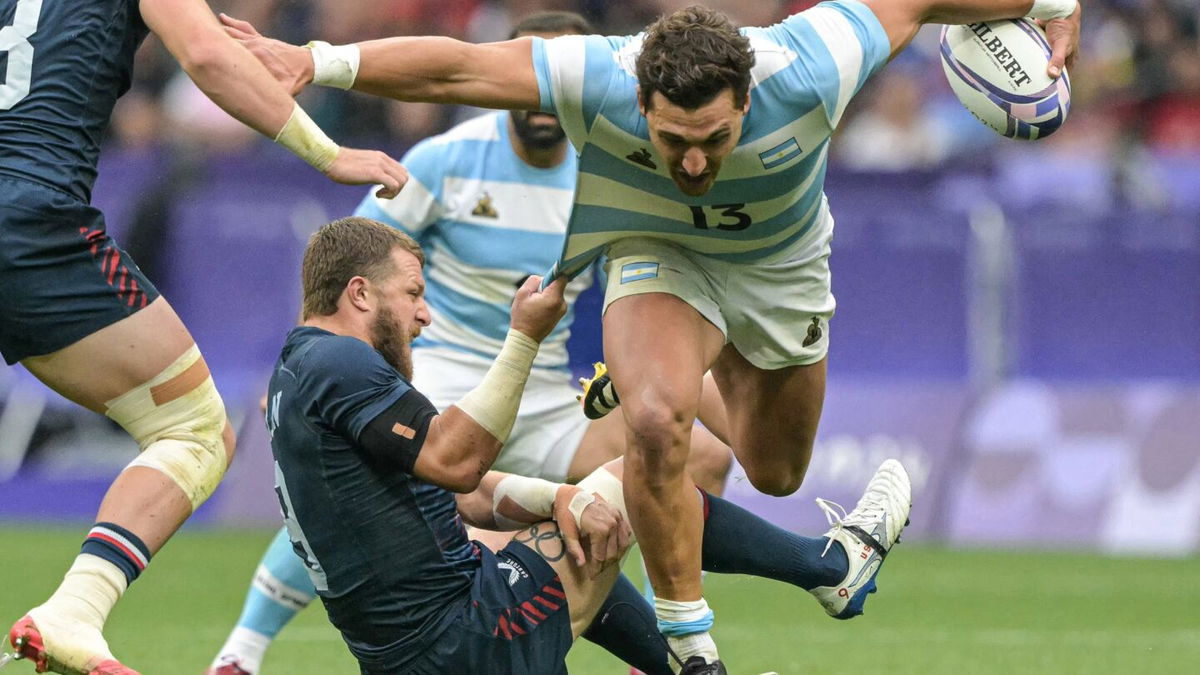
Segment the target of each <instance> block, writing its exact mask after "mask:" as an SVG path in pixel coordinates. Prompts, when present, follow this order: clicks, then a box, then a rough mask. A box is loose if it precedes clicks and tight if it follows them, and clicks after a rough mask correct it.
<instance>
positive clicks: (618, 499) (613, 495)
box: [577, 467, 635, 546]
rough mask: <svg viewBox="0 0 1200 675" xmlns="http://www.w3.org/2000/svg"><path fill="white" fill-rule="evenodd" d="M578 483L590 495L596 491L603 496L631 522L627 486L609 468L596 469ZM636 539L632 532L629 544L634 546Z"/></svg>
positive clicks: (581, 511)
mask: <svg viewBox="0 0 1200 675" xmlns="http://www.w3.org/2000/svg"><path fill="white" fill-rule="evenodd" d="M577 485H578V487H579V488H581V489H582V490H583V491H584V492H585V493H587V494H589V495H590V494H592V493H596V494H598V495H600V496H601V497H603V498H604V501H606V502H608V505H609V506H611V507H613V508H614V509H616V510H618V511H620V512H621V517H622V518H624V519H625V522H629V510H628V509H626V508H625V486H624V485H622V484H621V480H620V479H619V478H617V477H616V476H614V475H612V474H611V473H609V471H608V469H605V468H604V467H600V468H599V469H596V470H595V471H593V472H591V473H589V474H588V475H587V478H584V479H583V480H581V481H579V483H577ZM586 507H587V505H586V504H585V505H584V508H586ZM582 513H583V509H580V514H582ZM634 541H635V540H634V538H633V533H632V532H631V533H630V535H629V545H630V546H633V543H634Z"/></svg>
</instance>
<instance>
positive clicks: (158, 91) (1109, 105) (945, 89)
mask: <svg viewBox="0 0 1200 675" xmlns="http://www.w3.org/2000/svg"><path fill="white" fill-rule="evenodd" d="M693 1H694V0H622V1H620V2H612V1H610V0H368V1H364V2H344V1H343V0H214V1H213V2H211V4H212V6H213V8H214V10H217V11H225V12H227V13H229V14H231V15H233V16H237V17H239V18H244V19H246V20H249V21H250V22H251V23H253V24H254V25H255V26H256V27H258V28H259V29H260V30H261V31H262V32H264V33H266V34H268V35H271V36H274V37H279V38H281V39H285V40H288V41H291V42H297V43H302V42H306V41H308V40H310V39H322V40H327V41H329V42H333V43H341V42H353V41H360V40H365V39H372V38H381V37H387V36H394V35H427V34H437V35H448V36H452V37H456V38H460V39H464V40H469V41H475V42H483V41H492V40H502V39H505V38H506V37H507V36H508V34H509V31H510V30H511V26H512V25H513V23H514V21H515V20H517V19H519V18H520V17H521V16H523V15H525V14H527V13H529V12H533V11H538V10H544V9H565V10H573V11H578V12H580V13H582V14H583V15H585V16H586V17H588V19H590V20H591V21H592V22H593V23H594V25H595V26H596V28H597V31H598V32H602V33H606V34H629V33H633V32H637V31H638V30H639V29H640V28H641V27H643V26H644V25H646V23H648V22H649V21H651V20H653V19H654V17H656V16H657V15H659V14H661V13H663V12H668V11H671V10H674V9H676V8H678V7H681V6H684V5H687V4H692V2H693ZM706 4H708V5H709V6H713V7H717V8H720V9H722V10H724V11H726V12H727V13H728V14H729V15H730V16H731V18H733V19H734V21H735V22H737V23H739V24H741V25H767V24H770V23H773V22H775V21H777V20H779V19H781V18H783V17H786V16H787V15H789V14H791V13H793V12H797V11H800V10H803V9H805V8H807V7H809V6H811V5H813V4H816V3H815V2H814V1H813V0H790V1H789V0H759V1H757V2H744V1H737V0H709V1H708V2H707V3H706ZM1084 6H1085V12H1086V16H1085V22H1084V36H1083V48H1082V51H1081V53H1080V54H1079V57H1078V60H1077V62H1076V63H1075V64H1074V66H1073V68H1072V69H1071V72H1070V76H1071V80H1072V84H1073V100H1072V111H1071V121H1070V123H1068V124H1067V125H1066V126H1065V127H1063V129H1062V130H1061V131H1059V132H1058V134H1056V135H1055V136H1054V137H1052V138H1051V139H1048V140H1047V141H1046V142H1044V143H1039V144H1038V145H1039V147H1040V148H1044V149H1045V150H1046V151H1048V152H1054V153H1065V154H1068V155H1073V156H1078V157H1079V158H1080V159H1082V160H1086V161H1102V162H1109V163H1112V164H1114V165H1120V164H1122V163H1123V162H1124V163H1129V162H1133V161H1135V160H1137V158H1139V157H1142V156H1144V155H1147V154H1149V155H1152V156H1160V155H1191V156H1195V157H1200V39H1198V36H1197V26H1198V24H1200V1H1198V0H1085V2H1084ZM939 30H940V29H939V27H937V26H929V27H926V29H925V30H923V31H922V32H921V34H920V35H919V36H918V37H917V39H916V40H915V41H914V44H913V46H912V47H911V48H910V49H908V50H906V51H905V52H904V53H903V54H902V55H901V56H900V57H899V58H898V59H896V61H895V62H893V63H892V64H891V65H890V66H889V67H888V68H886V69H885V70H884V71H883V73H882V74H881V75H880V76H877V77H876V78H874V79H873V80H872V81H871V82H869V83H868V85H867V88H866V89H865V90H864V91H863V92H862V93H861V94H860V95H859V96H858V97H857V98H856V99H855V101H854V102H853V103H852V105H851V109H850V110H849V111H848V113H847V116H846V118H845V119H844V121H843V124H842V128H841V130H840V134H841V139H840V141H839V142H838V143H835V157H834V161H835V162H836V163H840V164H842V165H845V166H849V167H851V168H862V169H872V170H880V169H882V170H902V169H911V168H928V167H933V166H937V165H939V164H941V163H944V162H953V161H957V160H962V159H963V158H964V157H970V156H972V155H973V154H974V153H977V152H978V151H979V149H980V148H981V147H989V146H990V145H993V144H999V143H1001V142H1002V141H1003V139H1000V138H999V137H998V136H995V135H994V134H992V133H991V132H990V131H988V130H986V129H985V128H983V127H982V126H981V125H979V124H978V123H977V122H975V121H974V120H973V119H971V118H970V117H969V115H967V114H966V113H965V112H964V111H963V109H962V107H961V106H960V105H959V104H958V102H957V100H956V99H955V98H954V96H953V94H952V93H951V91H950V89H949V86H948V85H947V83H946V79H945V77H944V75H943V74H942V72H941V65H940V63H939V61H938V51H937V45H938V34H939ZM138 59H139V63H138V65H137V68H136V69H135V83H134V86H133V89H132V90H131V91H130V93H129V94H128V95H126V96H125V97H124V98H123V99H122V101H121V102H120V104H119V106H118V108H117V111H116V113H115V115H114V120H113V126H112V133H111V138H110V141H111V142H112V143H115V144H118V145H120V146H123V147H126V148H131V149H138V148H157V147H161V146H162V145H164V144H167V145H171V146H173V147H184V148H189V147H190V148H193V149H195V151H196V153H200V154H203V153H212V152H228V151H234V150H237V149H239V148H245V147H247V146H249V145H252V144H254V143H257V142H259V141H258V140H256V139H255V138H254V135H253V133H252V132H250V131H248V130H247V129H245V128H244V127H242V126H241V125H238V124H237V123H235V122H234V121H232V120H231V119H230V118H228V117H227V116H225V115H224V113H222V112H221V111H219V110H218V109H216V108H215V106H213V105H212V104H211V103H209V102H208V101H207V100H206V99H204V97H203V95H201V94H200V93H199V92H198V91H197V90H196V89H195V87H194V86H192V85H191V83H190V82H189V81H188V79H187V78H186V77H185V76H183V75H182V74H181V73H180V72H179V69H178V67H177V66H176V65H175V63H174V61H172V60H171V58H170V56H169V55H168V54H167V53H166V52H165V50H163V49H162V48H161V46H160V45H159V44H158V43H157V42H156V41H154V39H153V38H151V40H150V41H148V43H147V44H146V45H145V47H144V48H143V49H142V50H141V52H140V53H139V56H138ZM301 103H302V104H303V105H304V106H305V108H306V109H307V110H308V111H309V112H310V113H311V114H312V115H313V117H314V118H316V119H317V120H318V122H320V123H321V125H322V126H323V127H324V128H325V129H326V130H327V131H328V132H329V134H330V135H331V136H333V137H334V138H335V139H337V140H339V141H341V142H345V143H354V144H358V145H370V146H373V147H379V148H381V149H385V150H389V151H392V152H397V153H398V152H402V151H403V150H404V149H405V148H407V147H408V146H410V145H411V144H412V143H414V142H416V141H417V140H420V139H421V138H424V137H426V136H428V135H430V134H433V133H437V132H439V131H441V130H443V129H445V128H447V127H448V126H450V125H452V124H453V123H455V122H456V121H459V120H460V119H461V118H462V117H463V116H464V115H468V114H472V111H462V110H454V109H450V108H447V107H443V106H434V105H427V104H414V103H400V102H395V101H386V100H381V99H378V98H373V97H368V96H364V95H360V94H355V93H344V92H340V91H334V90H328V89H320V88H312V89H310V90H308V91H306V92H304V93H303V94H302V95H301ZM193 154H195V153H193Z"/></svg>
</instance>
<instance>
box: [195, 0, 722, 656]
mask: <svg viewBox="0 0 1200 675" xmlns="http://www.w3.org/2000/svg"><path fill="white" fill-rule="evenodd" d="M590 32H591V26H590V25H589V24H588V23H587V21H586V20H585V19H584V18H583V17H581V16H579V15H578V14H573V13H569V12H545V13H539V14H534V15H531V16H529V17H527V18H526V19H524V20H522V21H520V22H519V23H518V24H517V25H516V27H515V28H514V30H513V37H518V36H535V35H536V36H539V37H545V38H550V37H554V36H557V35H564V34H577V35H585V34H588V33H590ZM402 163H403V164H404V166H405V168H406V169H407V170H408V172H409V181H408V183H407V184H406V185H405V188H404V190H403V192H401V194H400V195H399V196H398V197H396V198H395V199H393V200H381V199H379V198H377V197H373V196H371V195H367V196H366V198H365V199H364V200H363V202H362V204H361V205H360V206H359V208H358V210H357V211H356V212H355V215H357V216H365V217H368V218H372V219H375V220H378V221H380V222H383V223H386V224H388V225H392V226H394V227H397V228H400V229H401V230H402V231H404V232H405V233H407V234H409V235H411V236H412V237H413V238H414V239H416V240H417V241H418V242H419V243H420V244H421V246H422V248H423V249H424V251H425V252H426V254H427V255H428V256H429V259H428V262H427V265H426V267H425V275H426V277H427V281H428V287H427V290H426V296H427V298H428V304H429V312H430V315H431V317H432V318H433V322H432V325H431V326H429V327H428V328H427V329H426V330H425V331H423V333H422V335H421V337H420V338H418V339H417V340H415V341H414V342H413V361H414V366H415V367H414V372H415V373H416V375H415V380H414V382H413V385H414V386H415V387H416V388H417V389H418V390H420V391H421V393H422V394H424V395H425V396H426V397H428V398H429V400H430V401H431V402H432V403H433V405H434V407H435V408H437V409H438V410H445V409H447V408H448V407H449V406H451V405H453V404H454V403H455V402H456V401H458V400H459V399H460V398H462V397H463V396H464V395H465V394H466V393H467V392H468V391H470V390H471V388H473V387H474V386H475V385H476V384H478V383H479V381H480V380H481V379H482V378H483V376H484V374H485V373H486V372H487V369H488V368H489V367H490V365H491V362H492V361H493V360H494V359H495V358H496V356H497V355H498V354H499V352H500V347H501V345H502V344H503V341H504V337H505V334H506V333H507V330H508V322H509V312H510V308H511V306H512V302H513V299H514V298H515V296H516V293H517V289H518V287H519V286H520V284H521V283H522V282H523V281H524V279H525V278H526V277H528V276H529V275H530V274H538V273H541V272H544V271H545V270H547V269H549V267H550V266H551V265H552V264H553V263H554V261H555V260H556V259H557V256H558V254H559V252H560V251H561V250H562V246H563V238H564V236H565V234H566V230H567V218H568V216H569V215H570V212H571V198H572V195H573V194H574V191H575V178H576V175H577V163H576V158H575V155H574V153H573V152H572V149H571V147H570V144H569V143H568V142H567V140H566V138H565V135H564V132H563V130H562V127H561V126H560V125H559V123H558V120H557V119H556V118H555V117H554V116H553V115H549V114H544V113H526V112H513V113H491V114H487V115H484V116H481V117H478V118H476V119H473V120H469V121H467V122H465V123H463V124H460V125H458V126H457V127H455V128H454V129H451V130H450V131H448V132H446V133H445V134H442V135H440V136H437V137H434V138H431V139H427V140H426V141H423V142H422V143H420V144H418V145H417V146H416V147H414V148H413V149H412V150H411V151H409V153H408V154H407V155H405V157H404V158H403V160H402ZM592 276H593V275H592V270H591V269H589V270H586V271H584V272H583V273H581V274H580V275H578V276H577V277H576V278H575V279H574V280H573V281H572V282H571V283H570V284H568V286H567V288H566V291H565V293H564V295H565V298H566V300H567V306H568V309H567V314H566V316H565V317H564V319H563V320H562V321H561V322H559V324H558V326H557V327H556V328H555V329H554V330H553V331H552V332H551V333H550V335H549V336H548V337H547V338H546V339H545V340H544V341H543V342H542V344H541V348H540V349H539V351H538V357H537V359H536V360H535V361H534V365H533V368H532V369H531V371H530V375H529V381H528V382H527V383H526V386H525V394H524V397H523V398H522V400H521V406H520V409H519V411H518V414H517V421H516V424H515V425H514V427H513V431H512V435H511V436H510V437H509V439H508V441H507V442H506V443H505V444H504V450H503V452H501V453H500V456H499V457H498V458H497V459H496V463H495V467H494V468H496V469H497V470H500V471H505V472H509V473H515V474H520V475H523V476H536V477H540V478H544V479H547V480H552V481H566V482H571V483H574V482H577V481H579V480H580V479H582V478H583V477H584V476H587V475H588V474H589V473H591V472H592V471H594V470H595V469H596V468H598V467H599V466H601V465H602V464H604V463H605V462H607V461H609V460H611V459H613V458H615V457H616V456H618V455H620V454H621V452H622V450H623V448H624V445H625V432H624V425H623V421H622V420H621V419H620V416H613V417H612V418H611V419H606V420H602V421H598V422H589V421H588V420H587V419H585V418H584V416H583V415H580V414H579V406H578V405H577V404H575V401H574V395H575V390H574V389H573V387H572V386H571V383H570V378H569V375H568V373H567V371H566V365H567V349H566V343H567V337H568V335H569V332H570V328H571V324H572V319H573V316H574V309H573V305H574V300H575V298H577V297H578V295H579V293H580V292H581V291H582V290H584V289H585V288H587V286H589V285H590V284H591V283H592ZM729 466H730V452H729V449H728V447H727V446H725V445H723V444H722V443H720V442H719V441H717V440H716V439H715V438H713V436H712V435H711V434H709V433H708V432H706V431H705V430H703V429H700V428H697V429H696V430H694V432H693V438H692V445H691V455H690V457H689V461H688V473H689V475H690V476H691V478H692V480H693V481H694V482H695V483H696V484H697V485H699V486H700V487H701V488H703V489H704V490H706V491H708V492H709V493H711V494H715V495H720V494H721V493H722V491H723V486H724V482H725V478H726V475H727V473H728V470H729ZM621 583H622V584H624V583H625V582H624V581H622V582H621ZM314 594H315V591H313V589H312V584H311V583H310V582H308V579H307V577H306V575H305V573H304V569H303V566H302V565H301V563H300V561H299V560H298V559H297V558H296V556H295V555H293V554H292V552H291V547H290V545H289V544H288V543H287V539H286V536H285V535H284V533H282V532H281V533H280V534H279V535H277V536H276V538H275V539H274V540H273V542H272V543H271V545H270V546H269V547H268V549H267V551H266V552H265V553H264V555H263V559H262V561H261V562H260V564H259V567H258V569H257V570H256V571H255V575H254V579H253V581H252V585H251V589H250V590H249V592H248V594H247V597H246V602H245V605H244V607H243V610H242V614H241V616H240V617H239V619H238V625H237V626H236V627H235V628H234V629H233V631H232V632H231V633H230V635H229V637H228V639H227V640H226V642H225V644H224V645H223V646H222V647H221V649H220V651H219V652H218V654H217V656H216V658H215V659H214V660H213V662H212V664H211V666H210V669H209V672H210V673H213V674H215V675H239V674H241V673H257V672H258V671H259V668H260V664H261V662H262V658H263V655H264V653H265V652H266V650H267V648H268V647H269V646H270V643H271V641H272V640H273V639H274V637H275V636H276V635H277V634H278V633H279V631H280V630H282V629H283V627H284V626H285V625H286V624H287V622H288V621H290V620H291V618H292V617H293V616H295V614H296V612H298V611H300V610H301V609H303V608H304V607H305V606H307V605H308V603H309V602H310V601H311V600H312V598H313V597H314ZM597 630H598V629H597ZM585 637H588V638H589V639H591V638H600V639H601V641H602V637H601V636H596V635H594V634H592V633H589V634H588V635H586V636H585Z"/></svg>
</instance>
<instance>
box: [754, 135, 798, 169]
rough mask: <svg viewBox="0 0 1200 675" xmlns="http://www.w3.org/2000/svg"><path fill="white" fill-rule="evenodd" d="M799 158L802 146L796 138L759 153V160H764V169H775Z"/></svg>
mask: <svg viewBox="0 0 1200 675" xmlns="http://www.w3.org/2000/svg"><path fill="white" fill-rule="evenodd" d="M799 156H800V144H799V143H797V142H796V139H795V137H792V138H789V139H787V140H786V141H784V142H782V143H780V144H779V145H777V146H775V147H773V148H771V149H770V150H767V151H766V152H760V153H758V158H759V159H761V160H762V163H763V168H764V169H774V168H775V167H777V166H779V165H781V164H786V163H787V162H788V161H790V160H792V159H795V158H796V157H799Z"/></svg>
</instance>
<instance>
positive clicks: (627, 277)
mask: <svg viewBox="0 0 1200 675" xmlns="http://www.w3.org/2000/svg"><path fill="white" fill-rule="evenodd" d="M656 276H658V263H656V262H634V263H627V264H625V265H622V266H621V283H623V284H627V283H630V282H632V281H641V280H642V279H653V278H654V277H656Z"/></svg>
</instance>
